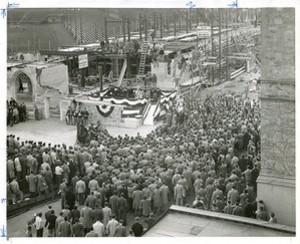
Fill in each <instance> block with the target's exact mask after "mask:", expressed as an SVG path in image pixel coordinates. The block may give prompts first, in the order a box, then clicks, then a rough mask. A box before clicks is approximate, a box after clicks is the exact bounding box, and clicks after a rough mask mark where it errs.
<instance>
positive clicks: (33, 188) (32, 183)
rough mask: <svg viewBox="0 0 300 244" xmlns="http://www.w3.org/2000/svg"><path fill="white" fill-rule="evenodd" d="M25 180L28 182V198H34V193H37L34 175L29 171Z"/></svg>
mask: <svg viewBox="0 0 300 244" xmlns="http://www.w3.org/2000/svg"><path fill="white" fill-rule="evenodd" d="M26 180H27V181H28V185H29V192H30V196H31V197H34V196H35V195H36V191H37V185H36V184H37V178H36V175H34V174H33V172H32V171H31V172H30V175H28V176H26Z"/></svg>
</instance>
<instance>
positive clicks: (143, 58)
mask: <svg viewBox="0 0 300 244" xmlns="http://www.w3.org/2000/svg"><path fill="white" fill-rule="evenodd" d="M147 51H148V43H147V42H143V43H142V50H141V58H140V65H139V71H138V75H139V76H141V75H144V73H145V65H146V57H147Z"/></svg>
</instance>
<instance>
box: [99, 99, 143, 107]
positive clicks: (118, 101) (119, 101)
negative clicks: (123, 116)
mask: <svg viewBox="0 0 300 244" xmlns="http://www.w3.org/2000/svg"><path fill="white" fill-rule="evenodd" d="M103 101H105V102H110V103H112V104H117V105H125V106H136V105H144V104H146V103H147V99H145V98H144V99H136V100H129V99H126V98H124V99H117V98H105V99H103Z"/></svg>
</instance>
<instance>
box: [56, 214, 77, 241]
mask: <svg viewBox="0 0 300 244" xmlns="http://www.w3.org/2000/svg"><path fill="white" fill-rule="evenodd" d="M57 233H58V237H72V236H73V230H72V225H71V223H70V222H69V221H68V217H67V216H65V217H64V221H63V222H61V223H60V224H59V226H58V229H57Z"/></svg>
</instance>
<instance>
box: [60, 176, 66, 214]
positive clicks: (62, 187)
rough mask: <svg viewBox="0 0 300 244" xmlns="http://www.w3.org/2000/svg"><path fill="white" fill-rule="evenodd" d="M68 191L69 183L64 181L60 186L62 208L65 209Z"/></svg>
mask: <svg viewBox="0 0 300 244" xmlns="http://www.w3.org/2000/svg"><path fill="white" fill-rule="evenodd" d="M67 191H68V186H67V182H66V180H65V179H64V180H63V183H61V184H60V186H59V193H60V195H61V208H62V209H64V208H65V205H66V194H67Z"/></svg>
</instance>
